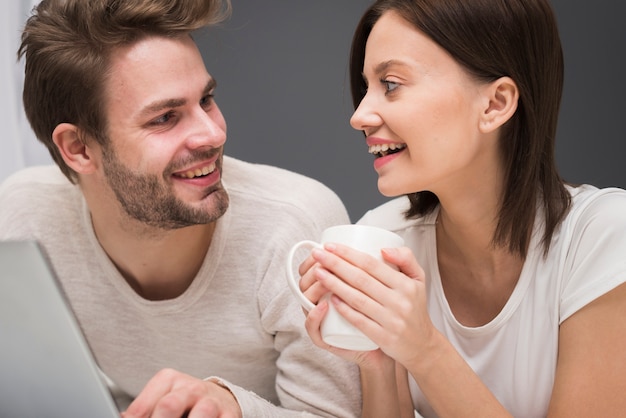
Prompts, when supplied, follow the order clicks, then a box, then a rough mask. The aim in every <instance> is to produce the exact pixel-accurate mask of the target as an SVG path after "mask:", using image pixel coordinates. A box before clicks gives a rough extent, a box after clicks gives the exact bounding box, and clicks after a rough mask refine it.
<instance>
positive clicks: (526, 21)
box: [350, 0, 570, 257]
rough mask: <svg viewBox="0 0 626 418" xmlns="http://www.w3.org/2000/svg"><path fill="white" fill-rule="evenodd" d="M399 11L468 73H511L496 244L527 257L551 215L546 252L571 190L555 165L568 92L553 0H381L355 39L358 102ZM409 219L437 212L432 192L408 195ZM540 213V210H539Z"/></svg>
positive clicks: (488, 77)
mask: <svg viewBox="0 0 626 418" xmlns="http://www.w3.org/2000/svg"><path fill="white" fill-rule="evenodd" d="M389 10H393V11H394V12H396V13H398V14H399V15H400V16H401V17H402V18H404V19H405V20H406V21H407V22H409V23H411V24H412V25H413V26H414V27H415V28H416V29H417V30H419V31H421V32H422V33H424V34H426V35H427V36H428V37H430V38H431V39H432V40H433V41H434V42H436V43H437V44H438V45H439V46H441V47H442V48H443V49H445V50H446V51H447V52H448V53H449V54H450V55H451V56H452V57H453V58H454V59H455V60H456V61H457V62H458V63H459V64H460V65H462V66H463V67H464V68H465V69H466V70H467V71H468V73H469V74H472V75H473V76H474V77H476V78H477V79H479V80H483V81H485V82H490V81H493V80H496V79H498V78H500V77H503V76H508V77H510V78H512V79H513V80H514V81H515V83H516V84H517V86H518V89H519V103H518V109H517V111H516V113H515V115H514V116H513V117H512V118H511V120H509V121H508V122H507V123H506V124H505V125H504V127H503V130H502V135H501V138H500V139H499V141H500V149H501V152H502V158H503V161H504V163H505V168H506V174H505V175H506V178H505V182H504V184H505V186H504V192H503V195H502V197H501V205H500V210H499V215H498V216H499V218H498V224H497V227H496V231H495V234H494V237H493V241H492V242H493V244H494V246H506V247H508V249H509V251H511V252H513V253H518V254H520V255H521V256H522V257H525V256H526V253H527V250H528V244H529V241H530V237H531V231H532V228H533V224H534V221H535V218H536V216H538V214H541V216H543V217H545V230H544V236H543V245H544V253H547V251H548V249H549V246H550V240H551V238H552V235H553V233H554V231H555V229H556V228H557V227H558V225H559V224H560V222H561V221H562V220H563V218H564V216H565V214H566V213H567V211H568V209H569V206H570V195H569V193H568V192H567V190H566V188H565V185H564V183H563V181H562V179H561V177H560V176H559V174H558V171H557V168H556V163H555V139H556V128H557V119H558V113H559V106H560V101H561V94H562V89H563V53H562V50H561V42H560V38H559V33H558V28H557V24H556V19H555V17H554V13H553V11H552V8H551V7H550V5H549V3H548V2H547V0H472V1H466V0H379V1H376V2H375V3H374V4H373V5H372V6H371V7H370V8H369V9H368V10H367V11H366V12H365V14H364V15H363V17H362V18H361V20H360V22H359V24H358V26H357V28H356V30H355V34H354V38H353V41H352V50H351V53H350V82H351V91H352V100H353V104H354V107H355V108H356V107H358V105H359V103H360V102H361V100H362V99H363V97H364V95H365V91H366V88H367V87H366V85H365V82H364V80H363V76H362V72H363V62H364V58H365V45H366V42H367V38H368V36H369V34H370V32H371V30H372V27H373V26H374V24H375V23H376V21H377V20H378V19H379V18H380V16H381V15H382V14H383V13H385V12H386V11H389ZM408 197H409V200H410V203H411V206H410V209H409V211H408V212H407V214H406V215H407V217H416V216H422V215H424V214H427V213H429V212H431V211H432V210H434V209H435V208H436V207H437V205H438V204H439V199H438V198H437V196H436V195H435V194H433V193H432V192H430V191H427V190H424V191H418V192H417V193H413V194H410V195H409V196H408ZM538 211H539V212H538Z"/></svg>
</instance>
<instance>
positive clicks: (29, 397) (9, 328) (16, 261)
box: [0, 241, 120, 418]
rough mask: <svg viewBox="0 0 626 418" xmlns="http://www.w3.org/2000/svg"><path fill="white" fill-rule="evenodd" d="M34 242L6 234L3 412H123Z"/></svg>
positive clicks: (0, 306)
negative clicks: (105, 381) (118, 408)
mask: <svg viewBox="0 0 626 418" xmlns="http://www.w3.org/2000/svg"><path fill="white" fill-rule="evenodd" d="M119 416H120V415H119V412H118V411H117V408H116V406H115V402H114V401H113V398H112V396H111V394H110V393H109V390H108V388H107V386H106V384H105V383H104V382H103V379H102V377H101V375H100V373H99V371H98V367H97V365H96V363H95V361H94V358H93V356H92V353H91V351H90V349H89V346H88V345H87V342H86V340H85V338H84V336H83V335H82V333H81V331H80V327H79V326H78V322H77V321H76V318H75V317H74V314H73V312H72V311H71V309H70V306H69V303H68V302H67V299H66V297H65V295H64V293H63V290H62V288H61V286H60V283H59V282H58V280H57V278H56V277H55V275H54V272H53V270H52V267H51V265H50V263H49V262H48V260H47V257H46V255H45V252H44V251H43V249H42V248H41V246H40V245H38V244H37V243H36V242H8V241H5V242H0V417H10V418H22V417H23V418H31V417H41V418H43V417H46V418H55V417H59V418H61V417H63V418H74V417H76V418H79V417H80V418H84V417H90V418H119Z"/></svg>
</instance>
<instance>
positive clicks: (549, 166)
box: [300, 0, 626, 417]
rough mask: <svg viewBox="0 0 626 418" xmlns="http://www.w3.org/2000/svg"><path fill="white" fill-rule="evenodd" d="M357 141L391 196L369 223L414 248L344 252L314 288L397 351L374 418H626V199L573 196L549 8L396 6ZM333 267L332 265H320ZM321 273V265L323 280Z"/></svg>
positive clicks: (314, 333)
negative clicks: (561, 158) (561, 169)
mask: <svg viewBox="0 0 626 418" xmlns="http://www.w3.org/2000/svg"><path fill="white" fill-rule="evenodd" d="M350 73H351V83H352V95H353V100H354V104H355V108H356V111H355V113H354V115H353V117H352V119H351V124H352V126H353V127H354V128H355V129H358V130H362V131H363V132H364V134H365V136H366V141H367V145H368V147H369V152H370V153H372V154H373V155H374V156H375V160H374V168H375V169H376V171H377V172H378V176H379V178H378V187H379V190H380V191H381V193H383V194H384V195H386V196H401V195H406V196H408V198H407V197H406V196H403V197H399V198H397V199H394V200H392V201H390V202H388V203H387V204H384V205H382V206H380V207H378V208H376V209H374V210H372V211H370V212H368V213H367V214H366V215H365V216H364V217H363V218H362V219H361V220H360V221H359V223H363V224H371V225H377V226H382V227H385V228H388V229H390V230H392V231H394V232H396V233H398V234H400V235H401V236H403V238H404V239H405V242H406V245H407V247H406V248H402V249H400V250H393V249H389V250H384V251H383V257H384V259H385V261H386V262H387V263H388V264H391V265H392V266H394V267H395V268H393V267H392V266H389V265H388V264H385V263H382V262H376V261H375V260H374V259H373V258H372V257H369V256H367V255H365V254H362V253H359V252H357V251H354V250H351V249H349V248H346V247H343V246H341V245H328V246H326V248H325V250H314V251H313V253H312V255H313V257H312V258H310V259H309V260H307V261H305V262H304V263H303V264H302V266H301V268H300V272H301V273H302V274H303V278H302V281H301V286H302V288H303V289H307V290H306V293H307V296H308V297H309V298H310V299H311V300H319V298H320V296H321V295H322V294H324V293H326V292H328V291H331V292H333V293H334V294H335V297H333V298H331V302H330V303H333V304H335V305H336V307H337V309H338V311H339V312H340V313H341V314H342V315H344V316H345V317H346V318H347V319H348V320H349V321H350V322H351V323H353V324H355V325H356V326H357V327H358V328H359V329H361V330H362V331H363V332H364V333H365V334H366V335H367V336H369V337H370V338H371V339H372V340H373V341H374V342H376V343H377V344H378V345H379V346H380V350H375V351H370V352H351V351H346V350H341V349H338V348H334V347H329V346H327V345H326V344H325V343H324V342H323V341H322V340H321V337H320V332H319V328H320V323H321V320H322V319H323V317H324V314H325V313H326V310H327V308H328V305H327V303H326V302H320V303H319V304H318V305H317V307H316V308H315V309H313V310H311V311H310V312H309V314H308V316H307V321H306V323H307V329H308V331H309V334H310V335H311V338H312V339H313V340H314V342H315V343H316V344H317V345H318V346H320V347H324V348H327V349H328V350H330V351H332V352H334V353H336V354H337V355H339V356H341V357H344V358H347V359H350V360H352V361H354V362H356V363H357V364H358V365H359V367H360V370H361V380H362V387H363V396H364V401H363V402H364V403H363V406H364V416H372V417H383V416H384V417H391V416H402V417H411V416H413V414H414V410H415V411H417V412H418V413H420V414H421V415H423V416H425V417H432V416H440V417H461V416H467V417H485V416H516V417H540V416H567V417H572V416H602V417H609V416H618V415H620V414H623V411H624V410H625V409H626V396H624V394H625V393H626V354H624V353H626V325H625V324H626V321H624V318H626V284H624V282H626V192H625V191H623V190H620V189H604V190H599V189H597V188H595V187H592V186H589V185H583V186H579V187H574V186H570V185H567V184H565V183H564V182H563V181H562V180H561V178H560V176H559V174H558V173H557V170H556V165H555V159H554V146H555V133H556V126H557V115H558V111H559V103H560V99H561V91H562V83H563V58H562V51H561V46H560V40H559V36H558V30H557V26H556V22H555V18H554V15H553V12H552V10H551V8H550V5H549V4H548V2H547V0H480V1H478V0H476V1H471V2H469V1H462V0H379V1H376V2H375V3H374V4H373V5H372V6H371V7H370V8H369V9H368V10H367V11H366V13H365V15H364V16H363V18H362V19H361V21H360V23H359V25H358V27H357V29H356V33H355V36H354V39H353V45H352V51H351V67H350ZM314 263H315V264H314ZM312 266H313V267H312Z"/></svg>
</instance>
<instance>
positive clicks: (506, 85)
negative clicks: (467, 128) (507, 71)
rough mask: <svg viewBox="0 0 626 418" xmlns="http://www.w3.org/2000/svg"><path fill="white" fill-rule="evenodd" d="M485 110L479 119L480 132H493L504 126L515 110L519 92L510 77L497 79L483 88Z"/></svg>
mask: <svg viewBox="0 0 626 418" xmlns="http://www.w3.org/2000/svg"><path fill="white" fill-rule="evenodd" d="M484 93H485V99H486V100H485V103H486V106H485V109H484V111H483V113H482V114H481V118H480V126H479V128H480V130H481V132H483V133H489V132H493V131H494V130H496V129H498V128H499V127H501V126H502V125H504V124H505V123H506V122H507V121H508V120H509V119H511V117H512V116H513V115H514V114H515V111H516V110H517V102H518V100H519V90H518V88H517V84H515V81H513V79H511V78H510V77H500V78H499V79H497V80H495V81H493V82H491V83H489V84H487V85H486V86H485V90H484Z"/></svg>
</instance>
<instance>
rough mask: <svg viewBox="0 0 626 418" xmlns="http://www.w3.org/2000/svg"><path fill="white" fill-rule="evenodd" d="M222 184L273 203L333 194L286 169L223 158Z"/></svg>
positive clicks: (326, 187) (331, 195)
mask: <svg viewBox="0 0 626 418" xmlns="http://www.w3.org/2000/svg"><path fill="white" fill-rule="evenodd" d="M224 182H225V184H226V186H227V187H228V188H229V189H233V190H246V191H248V192H258V193H259V194H260V195H263V196H266V197H272V198H274V199H290V198H293V197H296V196H298V197H306V196H311V195H313V196H318V197H319V196H320V195H321V196H328V197H332V198H334V197H336V194H335V192H334V191H333V190H331V189H330V188H329V187H328V186H326V185H325V184H323V183H322V182H320V181H319V180H316V179H314V178H312V177H308V176H306V175H304V174H300V173H296V172H294V171H290V170H288V169H285V168H281V167H277V166H273V165H267V164H258V163H250V162H246V161H242V160H238V159H235V158H232V157H224Z"/></svg>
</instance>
